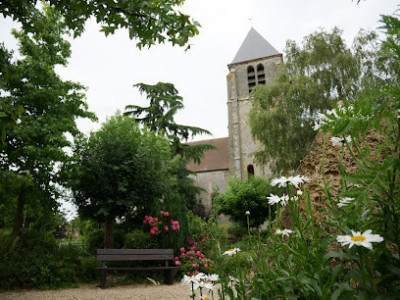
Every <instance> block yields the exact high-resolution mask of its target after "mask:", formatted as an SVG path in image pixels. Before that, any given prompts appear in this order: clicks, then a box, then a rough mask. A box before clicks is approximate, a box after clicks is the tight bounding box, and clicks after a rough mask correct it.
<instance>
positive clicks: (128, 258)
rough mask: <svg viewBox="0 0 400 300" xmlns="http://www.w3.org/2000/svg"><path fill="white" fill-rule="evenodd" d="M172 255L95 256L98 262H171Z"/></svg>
mask: <svg viewBox="0 0 400 300" xmlns="http://www.w3.org/2000/svg"><path fill="white" fill-rule="evenodd" d="M173 259H174V257H173V256H172V255H130V254H127V255H117V254H116V255H97V260H99V261H141V260H173Z"/></svg>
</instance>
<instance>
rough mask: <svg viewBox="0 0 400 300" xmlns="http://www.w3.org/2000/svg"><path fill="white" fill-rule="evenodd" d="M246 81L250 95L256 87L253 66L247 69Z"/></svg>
mask: <svg viewBox="0 0 400 300" xmlns="http://www.w3.org/2000/svg"><path fill="white" fill-rule="evenodd" d="M247 81H248V84H249V93H250V92H251V91H252V90H253V88H254V87H255V86H256V72H255V71H254V67H253V66H248V67H247Z"/></svg>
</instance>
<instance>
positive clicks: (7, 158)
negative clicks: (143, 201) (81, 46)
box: [0, 7, 95, 235]
mask: <svg viewBox="0 0 400 300" xmlns="http://www.w3.org/2000/svg"><path fill="white" fill-rule="evenodd" d="M59 20H60V15H59V14H58V13H57V12H56V11H54V10H52V9H51V8H49V7H44V19H43V20H42V22H43V23H42V25H43V28H42V31H40V32H35V33H34V34H31V33H29V32H26V31H24V30H22V31H19V32H18V31H16V30H14V31H13V34H14V36H15V37H16V38H17V39H18V40H19V44H20V49H19V52H20V54H21V55H22V57H23V58H22V59H20V60H17V61H16V62H15V63H13V64H12V69H13V71H14V72H13V74H12V76H10V77H9V78H8V80H7V82H6V83H5V84H4V85H3V86H2V89H1V92H2V95H1V100H2V103H13V104H14V106H15V107H22V108H23V112H21V114H20V115H19V117H18V123H19V124H18V126H14V127H11V128H9V129H8V131H7V135H8V139H7V142H6V143H4V144H0V157H1V160H0V172H3V174H6V175H7V174H8V175H10V174H16V175H18V176H14V178H15V180H16V181H18V182H20V184H17V186H18V187H19V188H18V191H17V192H16V194H17V208H16V214H15V219H14V229H13V233H14V234H15V235H18V233H19V230H20V229H21V225H22V216H23V210H24V206H25V204H26V202H27V201H29V202H30V205H33V203H34V202H35V201H38V202H39V203H40V204H35V205H36V206H37V207H40V208H41V210H43V211H47V212H48V213H49V212H52V211H53V210H54V209H55V208H56V206H57V204H56V199H57V198H58V192H57V187H56V184H57V183H58V184H62V183H63V181H62V178H60V173H59V166H60V164H62V163H63V162H65V161H67V160H68V156H67V154H66V153H65V152H64V150H63V148H64V147H68V146H70V145H71V144H70V142H69V141H68V140H67V138H66V134H67V133H69V134H72V135H73V136H74V135H77V134H78V133H79V131H78V129H77V126H76V123H75V120H76V118H78V117H82V118H87V117H89V118H92V119H94V118H95V116H94V115H93V114H92V113H89V112H88V111H87V105H86V103H85V101H84V94H83V93H82V91H83V90H84V87H83V86H82V85H80V84H77V83H74V82H71V81H63V80H61V78H60V77H59V76H58V75H57V74H56V72H55V68H56V66H59V65H61V66H65V65H66V64H67V59H68V57H69V56H70V54H71V52H70V44H69V43H68V42H67V41H65V40H63V38H62V35H63V33H65V27H64V25H63V24H62V23H60V22H59ZM21 111H22V110H21ZM11 198H12V197H11Z"/></svg>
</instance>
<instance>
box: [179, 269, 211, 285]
mask: <svg viewBox="0 0 400 300" xmlns="http://www.w3.org/2000/svg"><path fill="white" fill-rule="evenodd" d="M206 278H207V276H206V275H205V274H204V273H201V272H200V273H198V274H197V275H192V276H187V275H183V278H182V281H181V282H182V284H183V285H191V283H194V284H196V283H199V282H200V280H202V279H206Z"/></svg>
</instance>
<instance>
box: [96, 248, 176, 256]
mask: <svg viewBox="0 0 400 300" xmlns="http://www.w3.org/2000/svg"><path fill="white" fill-rule="evenodd" d="M103 254H104V255H107V254H132V255H135V254H139V255H141V254H146V255H157V254H165V255H166V254H170V255H174V250H173V249H97V255H103Z"/></svg>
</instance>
